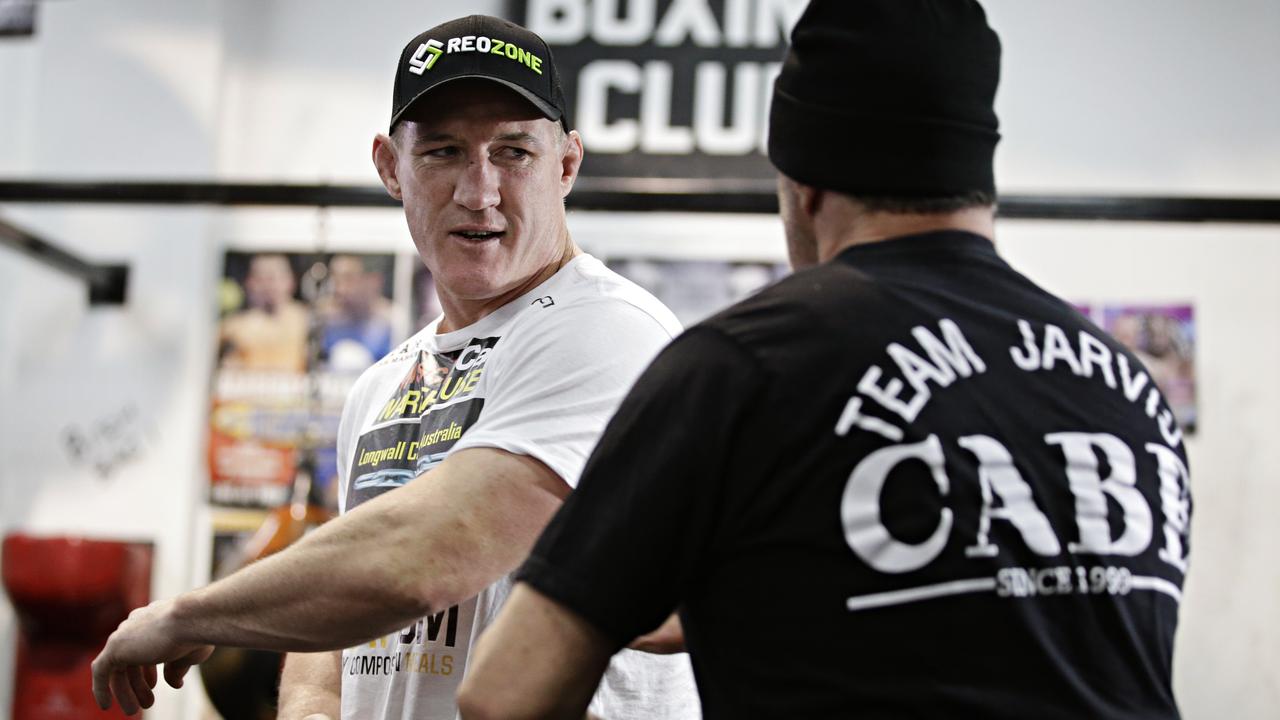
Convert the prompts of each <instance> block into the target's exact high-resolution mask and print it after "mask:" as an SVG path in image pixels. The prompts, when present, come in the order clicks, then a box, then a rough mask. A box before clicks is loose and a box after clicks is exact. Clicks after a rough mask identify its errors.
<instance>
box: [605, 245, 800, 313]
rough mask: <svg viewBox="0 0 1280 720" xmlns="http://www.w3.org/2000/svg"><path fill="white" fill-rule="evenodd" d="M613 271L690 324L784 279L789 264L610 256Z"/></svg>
mask: <svg viewBox="0 0 1280 720" xmlns="http://www.w3.org/2000/svg"><path fill="white" fill-rule="evenodd" d="M607 265H608V266H609V268H610V269H611V270H613V271H614V272H616V273H618V274H619V275H622V276H623V277H625V278H627V279H628V280H630V281H631V282H634V283H635V284H637V285H639V286H640V287H642V288H644V289H645V290H648V291H649V292H651V293H653V295H654V296H655V297H657V298H658V299H659V300H661V301H662V303H663V304H664V305H666V306H667V307H668V308H670V309H671V312H673V313H675V316H676V317H677V318H678V319H679V320H680V322H681V324H683V325H684V326H685V327H688V326H690V325H692V324H694V323H696V322H699V321H701V320H704V319H706V318H707V317H708V316H710V315H712V314H713V313H715V312H716V311H718V310H721V309H723V308H725V307H728V306H729V305H732V304H733V303H735V302H737V301H739V300H742V299H743V298H745V297H747V296H748V295H750V294H752V293H754V292H755V291H757V290H759V289H761V288H763V287H764V286H765V285H768V284H770V283H772V282H774V281H776V280H779V279H781V278H782V277H783V276H785V275H786V274H787V273H789V272H791V269H790V268H789V267H788V266H787V264H786V263H768V262H740V261H725V260H668V259H650V258H610V259H609V260H608V262H607Z"/></svg>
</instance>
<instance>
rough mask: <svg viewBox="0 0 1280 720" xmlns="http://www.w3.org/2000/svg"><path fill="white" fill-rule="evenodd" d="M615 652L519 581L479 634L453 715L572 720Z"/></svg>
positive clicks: (477, 719)
mask: <svg viewBox="0 0 1280 720" xmlns="http://www.w3.org/2000/svg"><path fill="white" fill-rule="evenodd" d="M616 649H617V648H615V647H614V646H613V645H612V644H611V643H610V641H609V640H608V639H607V638H606V637H605V636H604V635H603V634H601V632H600V631H599V630H597V629H596V628H595V627H594V626H592V625H591V623H589V622H587V620H586V619H584V618H582V617H581V616H579V615H577V614H576V613H574V612H573V611H571V610H569V609H568V608H566V607H564V606H563V605H560V604H559V603H557V602H556V601H554V600H552V599H550V598H548V597H546V596H544V595H542V594H541V593H539V592H537V591H536V590H534V589H532V588H531V587H529V586H528V585H525V584H524V583H520V584H518V585H516V587H515V589H514V590H513V591H512V592H511V597H510V599H509V600H508V601H507V603H506V605H505V606H504V607H503V609H502V611H501V612H500V613H499V614H498V619H497V620H496V621H495V622H494V624H493V625H492V626H491V627H490V628H489V630H488V631H486V632H485V634H483V635H481V636H480V642H479V643H478V644H477V645H476V649H475V651H474V653H473V656H474V660H473V661H472V663H471V667H470V668H469V672H468V674H467V676H466V677H465V678H463V681H462V688H461V689H460V690H459V693H458V710H459V712H460V714H461V715H462V717H463V718H465V719H466V720H494V719H495V718H502V719H503V720H535V719H536V720H578V719H579V718H582V717H583V714H584V713H585V712H586V708H587V704H588V703H589V702H590V701H591V695H592V693H593V692H595V689H596V686H598V685H599V684H600V677H601V676H602V675H603V674H604V671H605V668H606V667H607V666H608V665H609V658H610V657H611V656H612V655H613V653H614V651H615V650H616ZM587 717H590V715H589V714H588V715H587Z"/></svg>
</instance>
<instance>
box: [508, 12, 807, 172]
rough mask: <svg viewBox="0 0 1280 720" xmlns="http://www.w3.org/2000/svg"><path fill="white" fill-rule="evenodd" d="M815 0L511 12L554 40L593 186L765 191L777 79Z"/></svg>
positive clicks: (552, 48) (571, 110) (566, 95)
mask: <svg viewBox="0 0 1280 720" xmlns="http://www.w3.org/2000/svg"><path fill="white" fill-rule="evenodd" d="M807 2H808V0H509V1H508V4H507V17H508V18H510V19H512V20H513V21H515V22H517V23H520V24H521V25H524V26H525V27H527V28H529V29H530V30H532V31H533V32H536V33H538V34H539V35H541V36H542V38H543V39H545V40H546V41H547V44H548V45H550V46H551V51H552V53H553V54H554V56H555V62H556V65H557V67H558V68H559V70H560V76H561V82H562V84H563V86H564V92H565V97H566V98H567V99H568V102H569V111H570V116H571V118H570V119H571V121H572V122H571V125H572V126H573V127H575V128H576V129H577V130H578V131H579V132H581V134H582V139H583V144H584V146H585V147H586V151H587V153H586V160H585V161H584V162H583V167H582V176H583V177H584V178H586V179H588V182H589V183H590V184H591V185H592V186H594V187H599V188H601V189H604V188H608V189H610V190H613V191H621V192H636V193H671V192H674V193H679V192H691V193H707V192H717V191H721V192H759V191H761V190H762V189H766V190H769V191H771V188H772V182H773V178H774V173H773V170H772V167H771V166H770V165H769V162H768V160H767V159H766V158H765V138H766V132H767V125H768V114H769V98H770V95H771V93H772V88H773V80H774V78H775V77H776V76H777V73H778V69H779V67H780V65H781V61H782V56H783V53H784V52H785V48H786V43H787V39H788V36H789V35H790V31H791V27H792V26H793V25H794V24H795V22H796V21H797V20H798V19H799V17H800V14H801V13H802V12H803V11H804V8H805V5H806V4H807ZM592 181H595V182H592Z"/></svg>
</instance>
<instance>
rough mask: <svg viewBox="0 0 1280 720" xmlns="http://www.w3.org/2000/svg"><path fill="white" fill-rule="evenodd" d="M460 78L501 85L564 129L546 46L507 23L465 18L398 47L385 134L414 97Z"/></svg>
mask: <svg viewBox="0 0 1280 720" xmlns="http://www.w3.org/2000/svg"><path fill="white" fill-rule="evenodd" d="M462 78H484V79H486V80H493V81H494V82H498V83H501V84H503V85H505V86H507V87H508V88H511V89H512V90H514V91H516V92H517V93H520V95H521V96H522V97H524V99H526V100H528V101H529V102H531V103H533V105H534V107H536V108H538V110H539V111H540V112H541V113H542V114H543V115H545V116H546V117H547V119H548V120H553V121H557V122H559V123H560V124H562V125H564V126H565V129H566V130H568V128H569V126H568V120H567V118H566V111H565V101H564V91H563V90H561V88H560V76H559V74H558V73H557V72H556V65H555V61H554V60H552V58H551V48H549V47H547V43H546V42H545V41H544V40H543V39H542V38H540V37H538V35H537V34H536V33H532V32H530V31H528V30H526V29H524V28H523V27H520V26H519V25H517V24H515V23H513V22H510V21H508V20H503V19H502V18H496V17H491V16H489V15H469V16H467V17H463V18H458V19H457V20H450V21H449V22H446V23H442V24H440V25H437V26H435V27H433V28H431V29H430V30H427V31H426V32H424V33H422V34H421V35H419V36H417V37H415V38H414V39H413V40H411V41H409V44H408V45H405V46H404V50H403V51H402V52H401V53H400V65H399V66H398V67H397V68H396V83H395V90H394V92H393V93H392V102H391V126H390V130H395V127H396V123H397V122H399V121H400V118H401V116H403V115H404V112H405V110H408V109H409V106H410V105H412V104H413V103H415V102H416V101H417V100H418V99H419V98H421V97H423V96H424V95H426V94H427V93H429V92H431V91H432V90H434V89H435V88H437V87H439V86H441V85H443V84H445V83H447V82H450V81H452V80H460V79H462Z"/></svg>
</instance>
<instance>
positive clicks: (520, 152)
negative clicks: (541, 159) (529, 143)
mask: <svg viewBox="0 0 1280 720" xmlns="http://www.w3.org/2000/svg"><path fill="white" fill-rule="evenodd" d="M499 152H500V154H501V155H502V156H504V157H507V158H510V159H512V160H523V159H525V158H527V157H529V156H530V155H531V153H530V152H529V151H528V150H525V149H524V148H519V147H511V146H507V147H504V148H502V150H501V151H499Z"/></svg>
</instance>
